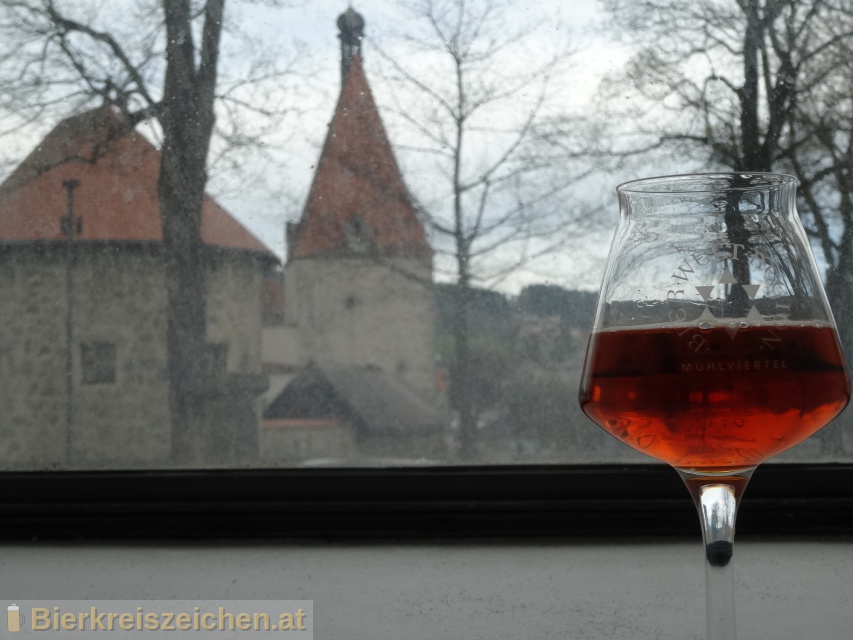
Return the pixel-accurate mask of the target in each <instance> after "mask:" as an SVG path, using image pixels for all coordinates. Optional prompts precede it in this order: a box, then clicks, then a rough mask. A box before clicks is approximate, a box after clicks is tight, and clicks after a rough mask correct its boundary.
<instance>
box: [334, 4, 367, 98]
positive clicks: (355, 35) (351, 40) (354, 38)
mask: <svg viewBox="0 0 853 640" xmlns="http://www.w3.org/2000/svg"><path fill="white" fill-rule="evenodd" d="M338 29H340V33H339V34H338V38H340V40H341V82H343V81H344V79H346V77H347V71H349V65H350V62H352V59H353V58H354V57H356V56H359V57H360V56H361V39H362V38H363V37H364V18H363V17H362V15H361V14H360V13H359V12H358V11H356V10H355V9H353V8H352V5H350V6H349V8H348V9H347V10H346V11H344V12H343V13H342V14H341V15H340V16H338Z"/></svg>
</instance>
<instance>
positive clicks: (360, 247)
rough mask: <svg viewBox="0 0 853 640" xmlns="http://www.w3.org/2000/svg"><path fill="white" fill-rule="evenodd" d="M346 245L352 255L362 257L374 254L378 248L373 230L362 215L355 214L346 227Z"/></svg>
mask: <svg viewBox="0 0 853 640" xmlns="http://www.w3.org/2000/svg"><path fill="white" fill-rule="evenodd" d="M344 243H345V245H346V248H347V250H348V251H350V252H351V253H357V254H360V255H363V254H366V253H372V252H373V250H374V249H375V248H376V239H375V238H374V236H373V229H371V228H370V225H369V224H367V223H366V222H365V221H364V218H362V217H361V215H360V214H358V213H354V214H352V215H351V216H350V218H349V220H347V221H346V225H345V226H344Z"/></svg>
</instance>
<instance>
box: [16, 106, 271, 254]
mask: <svg viewBox="0 0 853 640" xmlns="http://www.w3.org/2000/svg"><path fill="white" fill-rule="evenodd" d="M159 170H160V152H159V151H158V150H157V149H156V148H155V147H154V145H152V144H151V143H150V142H149V141H148V140H146V139H145V138H144V137H143V136H142V135H141V134H139V133H137V132H136V131H134V130H132V129H131V130H127V127H126V125H125V123H124V121H123V120H122V117H121V116H120V115H119V113H118V112H117V111H116V110H115V109H114V108H113V107H110V106H106V107H101V108H98V109H94V110H92V111H87V112H85V113H82V114H79V115H76V116H72V117H70V118H67V119H65V120H63V121H62V122H60V123H59V124H58V125H57V126H56V127H55V128H54V129H53V130H52V131H51V132H50V133H49V134H47V136H46V137H45V138H44V140H42V141H41V143H40V144H39V145H38V146H37V147H36V149H35V150H34V151H33V152H32V153H30V155H29V156H27V158H26V159H25V160H24V161H23V162H22V163H21V164H20V165H19V166H18V167H17V168H16V169H15V171H13V172H12V174H11V175H9V177H8V178H7V179H6V180H5V181H4V182H3V183H2V184H0V243H9V242H28V241H39V240H41V241H50V240H62V239H65V234H64V233H63V231H62V229H61V228H60V222H59V221H60V218H61V217H62V216H64V215H65V214H66V213H67V210H68V204H67V191H66V188H65V187H64V186H63V182H64V181H66V180H76V181H78V182H79V186H78V187H77V188H76V189H75V190H74V215H75V216H79V217H80V218H82V228H81V229H80V232H79V233H76V239H78V240H83V241H85V240H110V241H123V240H124V241H161V240H162V239H163V235H162V228H161V223H160V209H159V204H158V196H157V179H158V174H159ZM201 237H202V240H203V241H204V242H205V244H208V245H214V246H221V247H230V248H236V249H245V250H249V251H255V252H262V253H265V254H269V255H272V254H271V253H270V252H269V250H268V249H267V248H266V247H265V246H264V245H263V243H261V242H260V241H259V240H258V239H257V238H255V237H254V236H253V235H252V234H251V233H250V232H249V231H248V230H247V229H246V228H245V227H243V225H241V224H240V223H239V222H238V221H237V220H236V219H235V218H233V217H232V216H231V215H230V214H229V213H228V212H227V211H225V209H223V208H222V207H221V206H220V205H219V204H217V202H216V201H215V200H214V199H213V198H211V197H209V196H205V198H204V201H203V204H202V212H201Z"/></svg>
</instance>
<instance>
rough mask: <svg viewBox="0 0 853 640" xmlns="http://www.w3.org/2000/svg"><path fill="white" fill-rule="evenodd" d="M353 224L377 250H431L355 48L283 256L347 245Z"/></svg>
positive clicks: (340, 250) (341, 250)
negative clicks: (287, 252)
mask: <svg viewBox="0 0 853 640" xmlns="http://www.w3.org/2000/svg"><path fill="white" fill-rule="evenodd" d="M353 230H355V232H356V233H357V234H358V235H360V236H362V238H364V239H366V240H367V242H368V243H369V245H370V250H371V251H373V252H375V253H378V254H380V255H387V256H406V257H410V256H429V255H431V250H430V247H429V245H428V243H427V240H426V234H425V233H424V228H423V226H422V225H421V222H420V220H418V217H417V214H416V212H415V207H414V206H413V204H412V199H411V196H410V195H409V192H408V190H407V189H406V185H405V184H404V182H403V178H402V176H401V174H400V169H399V167H398V165H397V161H396V160H395V158H394V153H393V151H392V150H391V144H390V142H389V141H388V136H387V135H386V133H385V128H384V126H383V125H382V119H381V118H380V116H379V111H378V109H377V107H376V103H375V102H374V100H373V94H372V93H371V91H370V86H369V85H368V83H367V77H366V76H365V74H364V68H363V66H362V62H361V56H360V55H358V54H356V55H354V56H353V57H352V59H351V60H350V61H349V64H348V67H347V72H346V76H345V77H344V81H343V86H342V87H341V95H340V98H339V99H338V104H337V107H336V108H335V113H334V116H333V117H332V122H331V124H330V125H329V131H328V134H327V137H326V141H325V143H324V145H323V150H322V152H321V154H320V159H319V161H318V163H317V170H316V173H315V174H314V182H313V183H312V185H311V191H310V193H309V195H308V199H307V201H306V204H305V209H304V211H303V214H302V220H301V221H300V223H299V224H298V225H296V227H295V229H293V237H292V240H290V241H289V244H290V247H289V251H290V255H289V256H288V259H293V258H306V257H317V256H328V255H341V254H343V255H346V254H348V253H352V251H353V247H352V245H351V243H350V240H351V239H350V238H349V237H348V236H349V235H350V234H351V232H352V231H353Z"/></svg>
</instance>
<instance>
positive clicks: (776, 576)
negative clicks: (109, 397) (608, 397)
mask: <svg viewBox="0 0 853 640" xmlns="http://www.w3.org/2000/svg"><path fill="white" fill-rule="evenodd" d="M735 554H736V562H737V565H736V583H737V584H736V599H737V603H738V605H737V606H738V629H739V636H740V637H742V638H774V640H788V639H790V640H804V639H812V638H822V639H826V640H832V639H836V638H837V639H842V638H848V637H850V635H849V634H850V629H851V627H853V596H851V589H850V585H851V576H853V541H850V542H846V541H826V542H823V541H808V542H791V541H784V542H761V541H755V540H750V539H748V540H743V541H741V542H739V543H737V544H736V547H735ZM0 595H2V596H3V597H5V598H6V599H7V600H8V601H9V602H14V601H15V599H19V600H25V599H49V598H54V599H86V598H103V599H126V600H134V599H137V600H144V599H149V600H151V599H172V598H175V599H178V598H180V599H193V598H199V599H217V598H221V599H264V600H269V599H311V600H314V612H315V616H316V625H317V626H316V629H317V636H316V637H317V638H327V639H330V640H335V639H341V640H343V639H345V638H354V639H356V640H359V639H364V640H367V639H368V638H369V639H370V640H385V639H387V640H420V639H423V640H427V639H430V640H432V639H434V638H465V639H471V640H477V639H480V638H483V639H488V640H499V639H501V638H507V639H509V638H513V639H517V638H524V639H526V640H534V639H539V638H561V639H579V640H580V639H583V640H586V639H590V640H604V639H607V640H646V639H653V638H655V639H656V638H660V639H669V638H672V639H673V640H675V639H678V640H691V639H694V638H695V639H697V640H699V639H701V638H702V637H703V636H704V584H703V568H702V558H701V544H700V543H699V541H698V533H697V540H696V541H695V542H686V541H678V542H666V543H655V542H650V541H649V542H637V543H633V544H624V543H605V544H600V543H592V542H586V543H584V542H553V541H538V540H533V541H527V542H511V543H507V542H462V543H460V542H450V543H446V544H441V543H426V544H425V543H417V544H415V543H411V544H410V543H400V544H390V543H384V544H377V543H365V544H357V543H354V544H329V545H325V544H295V543H269V544H263V543H261V544H224V543H223V544H222V545H217V544H191V543H187V544H184V543H155V544H151V543H139V544H123V545H122V544H102V545H95V544H64V545H63V544H48V545H45V544H33V545H19V544H7V545H3V546H0Z"/></svg>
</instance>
